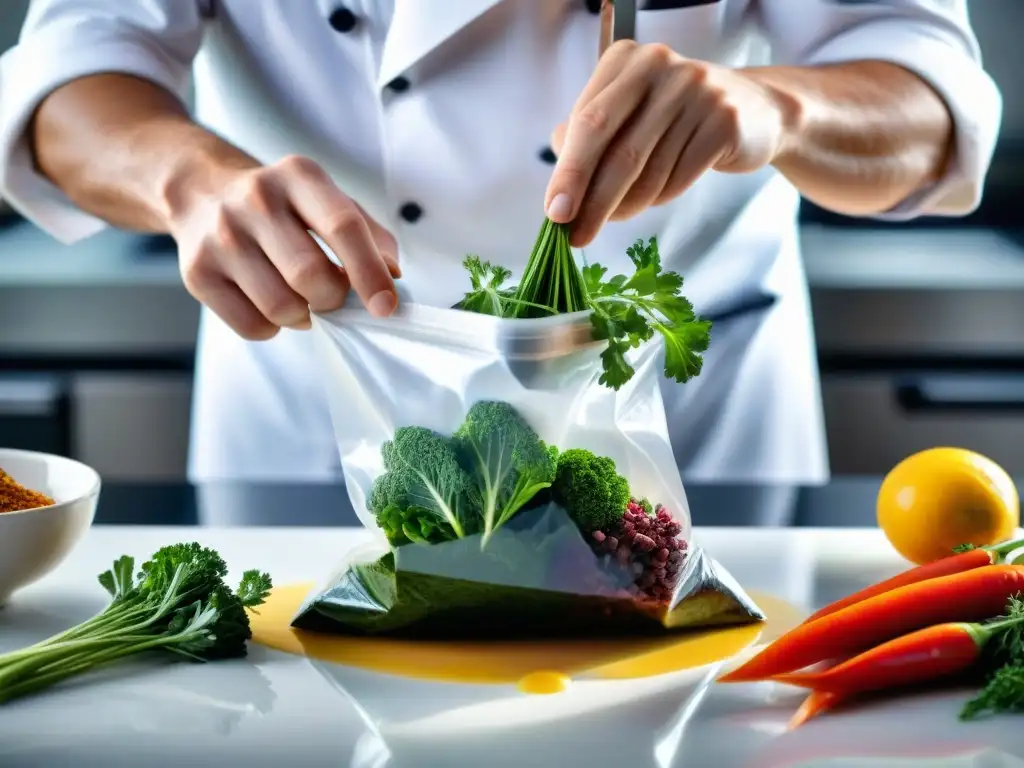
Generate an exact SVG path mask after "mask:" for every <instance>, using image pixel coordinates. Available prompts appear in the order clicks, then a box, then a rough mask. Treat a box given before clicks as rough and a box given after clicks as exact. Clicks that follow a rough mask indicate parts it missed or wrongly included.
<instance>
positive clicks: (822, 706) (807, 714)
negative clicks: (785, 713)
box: [788, 691, 845, 730]
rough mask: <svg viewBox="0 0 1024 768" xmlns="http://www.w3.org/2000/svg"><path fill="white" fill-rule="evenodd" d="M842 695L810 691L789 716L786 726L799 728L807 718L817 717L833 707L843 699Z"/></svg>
mask: <svg viewBox="0 0 1024 768" xmlns="http://www.w3.org/2000/svg"><path fill="white" fill-rule="evenodd" d="M844 698H845V697H844V696H843V695H842V694H839V693H833V692H832V691H811V693H810V695H809V696H808V697H807V698H806V699H804V700H803V703H802V704H801V705H800V706H799V708H798V709H797V710H796V713H795V714H794V715H793V717H792V718H790V721H789V725H788V728H789V729H790V730H792V729H794V728H799V727H800V726H801V725H803V724H804V723H806V722H807V721H808V720H810V719H812V718H814V717H817V716H818V715H820V714H822V713H823V712H827V711H828V710H830V709H832V708H834V707H835V706H836V705H838V704H840V703H842V702H843V700H844Z"/></svg>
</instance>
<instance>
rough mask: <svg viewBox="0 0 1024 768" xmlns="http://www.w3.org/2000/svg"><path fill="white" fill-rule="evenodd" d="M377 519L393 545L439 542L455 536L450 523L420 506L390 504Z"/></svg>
mask: <svg viewBox="0 0 1024 768" xmlns="http://www.w3.org/2000/svg"><path fill="white" fill-rule="evenodd" d="M376 520H377V525H379V526H380V529H381V530H382V531H383V532H384V535H385V536H386V537H387V540H388V543H389V544H391V546H393V547H400V546H402V545H404V544H439V543H440V542H442V541H450V540H451V539H454V538H455V531H454V530H452V527H451V526H450V525H448V523H446V522H443V521H441V520H438V519H437V517H436V516H435V515H434V514H433V513H432V512H431V511H429V510H426V509H420V508H418V507H411V508H407V509H403V508H402V507H400V506H398V505H397V504H389V505H388V506H386V507H385V508H384V509H383V510H381V512H380V514H378V515H377V517H376Z"/></svg>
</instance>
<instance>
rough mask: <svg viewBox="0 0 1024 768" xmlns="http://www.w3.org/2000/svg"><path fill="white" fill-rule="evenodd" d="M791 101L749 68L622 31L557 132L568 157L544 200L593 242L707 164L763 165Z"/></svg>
mask: <svg viewBox="0 0 1024 768" xmlns="http://www.w3.org/2000/svg"><path fill="white" fill-rule="evenodd" d="M783 122H784V121H783V116H782V109H781V107H780V106H779V105H778V104H777V103H775V101H774V97H773V95H772V93H771V92H770V91H768V90H767V89H766V88H765V87H763V86H761V85H760V84H758V83H757V82H755V81H753V80H751V79H750V78H749V77H747V76H746V75H744V74H743V72H741V71H736V70H730V69H726V68H724V67H719V66H716V65H714V64H708V63H705V62H701V61H692V60H690V59H686V58H683V57H682V56H680V55H678V54H677V53H675V52H674V51H673V50H672V49H670V48H668V47H666V46H664V45H659V44H652V45H638V44H637V43H636V42H634V41H632V40H621V41H619V42H616V43H614V44H613V45H612V46H610V47H609V48H608V50H607V51H605V53H604V55H603V56H602V57H601V59H600V61H599V62H598V65H597V67H596V68H595V70H594V74H593V76H592V77H591V78H590V82H589V83H587V85H586V87H585V88H584V89H583V93H582V94H581V95H580V97H579V99H578V101H577V102H576V104H575V106H574V107H573V110H572V113H571V114H570V116H569V119H568V120H567V121H566V122H565V123H563V124H562V125H559V126H558V127H557V128H556V129H555V132H554V135H553V136H552V144H553V149H554V151H555V154H556V155H557V156H558V162H557V163H556V165H555V170H554V174H553V175H552V177H551V181H550V183H549V185H548V190H547V195H546V197H545V201H544V205H545V209H546V210H547V212H548V216H549V217H550V218H551V219H552V220H553V221H556V222H560V223H568V222H573V225H572V237H571V240H572V244H573V245H575V246H578V247H579V246H584V245H587V244H588V243H590V242H591V241H592V240H593V239H594V238H595V237H596V236H597V233H598V231H599V230H600V229H601V227H602V226H603V225H604V224H605V222H606V221H608V220H622V219H628V218H631V217H633V216H635V215H636V214H638V213H640V212H642V211H644V210H645V209H647V208H648V207H650V206H652V205H660V204H662V203H665V202H668V201H669V200H671V199H673V198H675V197H678V196H679V195H681V194H682V193H683V192H685V191H686V190H687V189H688V188H689V187H690V186H691V185H692V184H693V183H694V182H695V181H697V179H698V178H700V176H701V175H702V174H703V173H704V172H705V171H707V170H709V169H714V170H716V171H724V172H727V173H743V172H748V171H754V170H757V169H758V168H761V167H762V166H764V165H767V164H768V163H770V162H772V160H773V158H774V157H775V156H776V153H777V152H778V151H779V150H780V148H781V146H782V144H783V141H784V140H785V138H786V135H785V131H784V129H783Z"/></svg>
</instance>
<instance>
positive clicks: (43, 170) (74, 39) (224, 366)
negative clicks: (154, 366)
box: [0, 0, 1001, 523]
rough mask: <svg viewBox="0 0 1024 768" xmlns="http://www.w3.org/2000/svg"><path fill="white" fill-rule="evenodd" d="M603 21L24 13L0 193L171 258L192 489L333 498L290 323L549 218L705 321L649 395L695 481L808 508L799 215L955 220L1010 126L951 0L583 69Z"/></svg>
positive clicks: (262, 7) (515, 6)
mask: <svg viewBox="0 0 1024 768" xmlns="http://www.w3.org/2000/svg"><path fill="white" fill-rule="evenodd" d="M600 6H601V3H600V2H592V1H585V0H446V1H445V2H441V1H440V0H434V1H431V0H344V1H342V0H216V2H209V0H207V1H206V2H202V1H201V0H145V1H144V2H110V0H34V2H32V4H31V7H30V10H29V14H28V19H27V21H26V23H25V28H24V31H23V33H22V36H21V40H20V42H19V44H18V45H17V46H16V47H15V48H14V49H13V50H11V51H10V52H8V53H7V54H6V55H5V56H4V57H3V59H2V65H0V196H2V197H4V198H6V199H8V200H9V201H10V202H11V203H12V204H13V205H14V206H15V207H16V208H17V209H18V210H20V211H21V212H22V213H23V214H24V215H25V216H27V217H28V218H29V219H31V220H32V221H34V222H35V223H36V224H38V225H39V226H40V227H42V228H43V229H45V230H47V231H48V232H50V233H51V234H52V235H53V236H54V237H56V238H59V239H60V240H62V241H64V242H67V243H70V242H74V241H76V240H78V239H81V238H84V237H88V236H89V235H92V234H94V233H96V232H98V231H99V230H100V229H102V228H103V227H105V226H107V225H115V226H118V227H123V228H129V229H134V230H143V231H149V232H165V233H169V234H171V235H172V236H173V237H174V238H175V239H176V241H177V243H178V247H179V259H180V266H181V274H182V278H183V281H184V284H185V287H186V288H187V289H188V290H189V291H190V292H191V294H192V295H193V296H194V297H195V298H196V299H198V300H199V301H200V302H201V303H202V304H203V305H204V310H203V317H202V325H201V331H200V337H199V348H198V355H197V369H196V382H195V390H194V414H193V427H192V446H191V459H190V465H191V470H190V471H191V476H192V479H193V480H194V481H196V482H198V483H200V484H202V485H204V487H205V486H213V485H217V483H216V482H215V481H220V480H243V481H244V480H247V479H257V480H261V481H268V480H271V481H281V482H288V481H295V482H299V481H303V482H304V481H329V480H333V479H338V478H340V464H339V458H338V455H337V452H336V449H335V445H334V440H333V436H332V430H331V420H330V418H329V415H328V411H327V406H326V403H325V396H324V392H323V390H322V382H321V380H320V378H319V376H318V373H319V369H318V366H317V361H316V359H315V353H314V347H313V341H312V339H311V335H310V333H309V332H308V329H309V327H310V318H309V312H310V310H312V311H320V310H331V309H334V308H336V307H338V306H339V305H341V303H342V302H343V301H344V300H345V298H346V294H347V293H348V292H349V291H354V292H355V293H356V294H357V295H358V297H359V298H360V299H361V300H362V301H363V303H364V304H365V306H366V307H367V308H368V310H369V311H370V312H371V313H373V314H375V315H380V316H384V315H388V314H389V313H391V312H392V311H394V309H395V306H396V301H397V299H396V294H395V281H396V279H399V278H400V279H401V281H402V283H403V285H404V286H405V287H406V289H407V290H408V291H409V293H410V294H411V296H412V297H413V299H414V300H415V301H417V302H422V303H428V304H434V305H444V306H447V305H451V304H452V303H453V302H454V301H456V300H457V299H458V298H459V297H460V296H461V295H462V293H463V292H464V291H465V290H466V277H465V274H464V272H463V270H462V268H461V266H460V262H461V261H462V258H463V256H464V255H465V254H466V253H470V252H472V253H478V254H481V255H484V256H485V257H486V258H488V259H491V260H493V261H496V262H499V263H502V264H506V265H508V266H510V267H513V268H515V267H520V268H521V267H522V265H523V264H524V263H525V260H526V257H527V255H528V253H529V251H530V247H531V245H532V242H533V239H534V237H535V235H536V232H537V228H538V226H539V224H540V222H541V220H542V217H543V215H544V214H545V213H546V214H547V215H548V216H550V217H551V218H552V219H554V220H555V221H558V222H572V241H573V244H574V245H575V246H577V247H579V248H581V249H585V253H586V256H587V258H588V259H590V260H593V261H599V262H600V263H602V264H605V265H607V266H609V267H610V268H611V269H612V270H613V271H615V270H621V271H624V270H625V269H626V256H625V251H626V247H627V246H628V245H629V244H631V243H632V242H633V241H634V240H636V239H637V238H647V237H650V236H651V235H657V236H658V238H659V242H660V245H661V251H662V254H663V260H664V262H665V264H666V267H667V268H669V269H673V270H676V271H679V272H681V273H682V274H683V275H684V276H685V278H686V285H685V293H686V295H687V296H688V297H689V298H690V299H691V300H692V301H693V302H694V303H695V305H696V306H697V309H698V311H700V312H701V313H704V314H705V315H707V316H709V317H711V318H712V319H713V320H714V321H715V324H714V330H713V340H712V344H711V348H710V351H709V352H708V354H707V356H706V361H705V367H704V371H703V373H702V375H701V376H700V377H699V378H698V379H696V380H694V381H692V382H690V383H687V384H686V385H677V384H674V383H672V382H667V381H666V383H665V388H664V395H665V403H666V409H667V412H668V419H669V425H670V434H671V438H672V442H673V448H674V450H675V452H676V457H677V460H678V464H679V467H680V469H681V471H682V473H683V478H684V481H686V482H691V483H692V482H704V483H733V484H752V485H755V484H765V483H768V484H780V485H787V484H788V485H792V484H797V483H803V484H806V483H815V482H820V481H823V480H825V479H826V477H827V473H828V462H827V456H826V450H825V440H824V430H823V420H822V409H821V403H820V393H819V382H818V375H817V370H816V361H815V348H814V341H813V336H812V326H811V322H810V317H809V304H808V290H807V284H806V279H805V276H804V270H803V266H802V264H801V259H800V251H799V241H798V236H797V225H796V214H797V206H798V199H799V196H800V195H801V194H802V195H803V196H805V197H807V198H808V199H810V200H812V201H814V202H816V203H817V204H818V205H820V206H823V207H825V208H827V209H830V210H833V211H837V212H839V213H842V214H847V215H852V216H861V217H878V218H887V219H897V220H899V219H908V218H911V217H914V216H918V215H921V214H928V215H938V216H959V215H963V214H966V213H968V212H970V211H972V210H974V209H975V207H976V206H977V205H978V203H979V197H980V195H981V189H982V184H983V180H984V177H985V174H986V171H987V167H988V164H989V162H990V160H991V156H992V152H993V146H994V143H995V139H996V134H997V130H998V126H999V121H1000V116H1001V100H1000V95H999V92H998V90H997V88H996V86H995V85H994V83H993V81H992V80H991V79H990V78H989V76H988V75H987V74H986V73H985V71H984V70H983V69H982V65H981V61H980V54H979V50H978V43H977V40H976V39H975V36H974V34H973V32H972V30H971V26H970V22H969V21H968V13H967V3H966V0H887V1H886V0H875V1H872V0H856V1H855V0H674V1H673V0H646V2H643V1H641V2H638V3H637V12H636V14H635V30H634V34H633V35H632V36H631V37H632V38H633V39H624V40H619V41H617V42H615V43H614V44H613V45H611V47H609V48H607V50H605V51H604V52H603V54H602V55H601V56H600V58H599V56H598V41H599V39H600V36H601V24H602V15H601V10H600ZM190 73H191V74H192V75H193V77H192V81H193V82H194V88H195V109H194V112H193V114H194V117H193V116H190V113H189V111H187V109H186V107H185V106H184V103H185V100H186V99H187V94H188V89H189V83H190ZM312 235H315V236H317V237H318V238H319V239H320V240H321V241H322V242H323V243H325V244H326V245H327V246H329V249H330V250H331V251H332V252H333V253H334V254H335V255H336V257H337V259H338V260H339V261H340V263H341V265H342V266H338V265H336V264H335V263H334V262H333V261H332V260H330V259H329V258H328V257H327V256H326V255H325V252H324V250H323V249H321V248H320V247H319V246H318V245H317V242H316V240H315V239H314V237H313V236H312ZM25 258H31V255H26V256H25ZM234 499H235V501H234V503H235V504H236V505H237V506H238V507H239V508H240V509H249V510H254V509H256V508H257V507H258V503H259V501H260V494H258V493H257V494H256V495H255V496H251V497H249V498H244V497H242V496H236V497H234ZM264 500H265V498H264ZM691 502H692V499H691ZM285 503H286V502H285ZM229 506H230V504H229V500H228V499H226V498H224V497H221V498H219V499H218V500H217V509H218V510H220V511H221V512H222V513H224V510H227V509H228V507H229ZM694 506H695V519H696V520H697V522H709V521H712V520H718V521H719V522H736V521H734V520H731V519H728V518H725V517H721V515H724V514H725V513H726V511H727V510H726V508H725V506H724V505H721V506H719V507H718V509H708V508H707V507H706V506H705V507H704V509H703V511H702V509H701V508H699V507H697V505H696V504H694ZM783 507H785V505H782V507H779V509H782V508H783ZM779 514H781V513H779ZM716 515H718V517H716ZM773 515H775V516H774V517H773ZM781 521H782V520H781V518H779V517H778V516H777V514H776V513H774V512H771V511H769V512H768V513H767V514H766V513H765V512H764V509H762V511H761V518H760V519H759V520H757V521H756V522H761V523H773V522H781Z"/></svg>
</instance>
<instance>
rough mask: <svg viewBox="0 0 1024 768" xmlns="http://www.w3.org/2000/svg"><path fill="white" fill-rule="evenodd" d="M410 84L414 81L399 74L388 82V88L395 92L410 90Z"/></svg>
mask: <svg viewBox="0 0 1024 768" xmlns="http://www.w3.org/2000/svg"><path fill="white" fill-rule="evenodd" d="M410 85H412V83H410V82H409V80H408V78H405V77H401V76H399V77H396V78H395V79H394V80H392V81H391V82H390V83H388V85H387V87H388V90H390V91H394V92H395V93H403V92H404V91H408V90H409V86H410Z"/></svg>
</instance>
